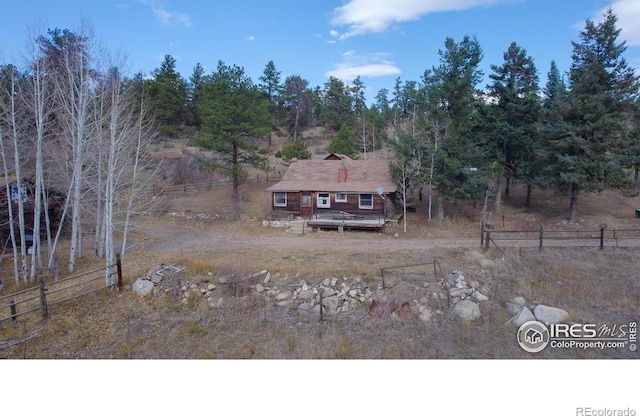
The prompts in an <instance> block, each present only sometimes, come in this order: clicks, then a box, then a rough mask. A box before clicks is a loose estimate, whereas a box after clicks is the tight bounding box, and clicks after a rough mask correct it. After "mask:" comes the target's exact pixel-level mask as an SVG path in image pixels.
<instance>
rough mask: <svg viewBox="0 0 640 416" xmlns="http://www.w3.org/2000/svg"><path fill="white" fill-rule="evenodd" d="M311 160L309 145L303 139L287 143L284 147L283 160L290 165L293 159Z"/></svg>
mask: <svg viewBox="0 0 640 416" xmlns="http://www.w3.org/2000/svg"><path fill="white" fill-rule="evenodd" d="M294 158H295V159H311V151H310V150H309V145H308V144H307V142H305V141H304V140H302V139H297V140H296V141H295V142H291V143H287V144H285V145H284V146H282V160H283V161H284V163H286V164H289V162H291V160H292V159H294Z"/></svg>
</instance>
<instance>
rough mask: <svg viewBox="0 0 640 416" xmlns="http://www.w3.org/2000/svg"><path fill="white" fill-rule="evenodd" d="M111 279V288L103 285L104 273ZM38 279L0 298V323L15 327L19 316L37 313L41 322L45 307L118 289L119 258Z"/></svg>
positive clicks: (47, 315)
mask: <svg viewBox="0 0 640 416" xmlns="http://www.w3.org/2000/svg"><path fill="white" fill-rule="evenodd" d="M108 271H110V275H111V277H112V278H114V279H113V280H114V282H115V283H114V284H113V285H110V286H108V285H106V284H105V279H106V274H107V272H108ZM45 280H46V279H45V276H44V275H43V276H41V277H40V279H39V284H38V285H37V286H34V287H31V288H28V289H24V290H20V291H18V292H14V293H10V294H7V295H4V296H0V324H2V323H3V322H5V321H9V320H11V321H12V322H13V325H14V326H15V325H16V324H17V320H18V318H19V317H20V316H23V315H26V314H29V313H34V312H40V313H41V314H42V317H43V318H44V319H47V318H48V317H49V307H51V306H53V305H57V304H59V303H62V302H66V301H69V300H72V299H77V298H79V297H82V296H85V295H88V294H90V293H94V292H97V291H99V290H104V289H113V288H114V287H117V288H118V289H119V290H122V287H123V286H122V285H123V283H122V265H121V262H120V256H119V255H118V256H117V260H116V264H114V265H112V266H106V267H103V268H100V269H95V270H91V271H88V272H85V273H81V274H78V275H75V276H70V277H66V278H64V279H60V280H55V281H52V282H46V281H45Z"/></svg>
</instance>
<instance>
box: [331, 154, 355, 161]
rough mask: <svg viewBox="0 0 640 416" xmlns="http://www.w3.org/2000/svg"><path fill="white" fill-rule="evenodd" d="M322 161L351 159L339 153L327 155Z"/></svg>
mask: <svg viewBox="0 0 640 416" xmlns="http://www.w3.org/2000/svg"><path fill="white" fill-rule="evenodd" d="M324 160H353V159H351V158H350V157H349V156H347V155H343V154H341V153H329V155H328V156H327V157H325V158H324Z"/></svg>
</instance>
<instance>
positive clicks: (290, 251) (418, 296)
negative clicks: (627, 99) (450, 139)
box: [0, 139, 640, 359]
mask: <svg viewBox="0 0 640 416" xmlns="http://www.w3.org/2000/svg"><path fill="white" fill-rule="evenodd" d="M311 140H312V142H313V140H316V139H311ZM281 143H282V142H280V143H278V142H275V143H274V149H276V148H277V146H280V145H281ZM325 144H326V142H325V141H323V140H322V139H317V142H316V144H314V147H313V149H314V150H313V153H314V156H316V155H317V156H318V157H319V156H320V153H321V150H322V147H323V146H324V145H325ZM156 151H157V154H158V155H159V157H161V158H162V159H164V160H165V161H164V162H163V165H164V164H165V163H168V162H167V161H168V160H170V159H172V158H175V159H183V158H186V157H189V155H190V154H192V153H195V152H197V149H193V148H189V147H188V146H180V145H176V144H172V145H171V146H170V145H168V144H166V143H164V144H158V146H157V149H156ZM159 180H160V181H161V182H164V183H166V184H168V183H169V180H168V178H159ZM268 186H269V183H267V182H264V181H258V182H251V183H247V184H245V185H242V189H241V192H242V201H243V206H244V210H245V213H246V215H245V219H243V220H242V221H240V222H231V221H228V220H227V218H228V212H229V210H230V209H231V207H230V203H229V200H228V196H229V193H230V188H229V186H225V185H220V186H215V187H213V188H212V189H209V190H200V191H198V192H184V193H168V194H163V195H161V196H159V197H158V198H159V201H158V205H160V206H162V209H161V210H157V211H155V213H153V214H151V215H140V216H139V217H137V218H136V221H135V224H134V231H133V233H132V235H131V247H132V250H131V251H130V252H129V253H128V254H127V258H126V262H125V265H124V274H125V283H126V285H127V289H126V290H125V291H124V292H123V293H108V292H100V293H98V294H95V295H88V296H86V297H83V298H80V299H78V300H76V301H73V302H68V303H65V304H61V305H57V306H55V307H54V308H52V311H51V318H50V319H49V320H48V321H41V320H40V319H39V318H38V317H33V318H32V319H31V320H29V321H28V322H26V323H25V324H24V326H18V327H16V328H13V327H11V325H9V324H8V323H5V324H3V325H2V327H1V329H0V342H5V343H6V342H8V341H10V340H18V339H20V338H21V337H24V336H25V334H27V333H29V332H30V331H32V329H34V328H39V329H40V332H39V336H37V337H35V338H33V339H31V340H29V341H28V343H22V344H17V345H15V346H11V347H6V348H1V349H0V357H3V358H212V359H215V358H225V359H229V358H231V359H236V358H328V359H331V358H637V353H634V352H631V351H629V350H628V349H625V350H618V351H613V350H607V351H598V350H575V349H573V350H558V349H555V350H554V349H547V350H545V351H543V352H541V353H538V354H535V355H532V354H530V353H527V352H525V351H523V350H522V349H521V348H520V347H519V346H518V344H517V342H516V332H517V328H516V327H515V326H514V325H512V324H507V321H509V319H510V318H511V317H512V312H510V310H509V309H508V305H509V304H510V303H512V301H513V299H514V298H515V297H524V298H525V299H526V301H527V302H528V304H529V305H531V306H533V305H536V304H546V305H551V306H554V307H558V308H562V309H564V310H566V311H567V312H568V313H569V317H570V318H569V319H571V320H572V321H575V322H582V323H587V322H595V323H607V324H611V325H613V324H618V325H620V324H625V323H628V322H629V321H631V320H634V319H637V317H638V316H640V309H639V305H638V303H637V299H639V298H640V279H638V277H639V276H638V270H640V258H639V257H638V255H637V250H638V249H637V248H633V247H631V248H621V247H619V248H615V247H607V248H605V249H604V250H599V249H597V248H593V247H582V248H571V247H548V248H545V249H544V250H542V251H539V250H537V248H535V246H534V247H519V244H518V243H517V242H514V243H505V245H504V246H503V247H502V249H503V250H504V254H503V253H501V252H500V251H499V250H497V249H495V248H493V247H492V249H491V250H489V251H488V252H487V253H484V254H483V253H482V250H481V247H480V241H479V239H480V236H479V214H480V210H481V207H478V206H475V207H474V206H473V204H471V203H456V204H448V205H447V206H446V211H447V214H448V218H447V219H446V220H445V221H442V222H429V221H428V220H427V218H426V207H425V206H424V205H421V206H419V207H418V209H417V211H416V212H411V213H409V215H408V223H409V232H408V233H407V234H404V233H402V232H401V228H400V227H396V228H389V229H387V230H385V231H384V232H381V233H370V232H348V233H345V234H342V235H339V234H337V233H336V232H317V233H306V234H304V235H293V234H291V233H290V232H288V231H287V229H283V228H265V227H262V224H261V219H262V216H263V213H264V212H265V209H268V206H269V205H268V204H269V196H268V195H267V194H266V193H265V192H264V189H266V188H267V187H268ZM523 198H524V190H523V189H521V188H520V187H515V188H514V190H513V191H512V194H511V196H510V198H509V199H507V200H506V201H505V205H504V217H501V218H499V219H497V221H496V228H498V229H537V228H538V227H539V226H540V225H541V224H542V225H544V226H545V228H548V229H566V230H571V229H573V230H577V229H584V228H597V227H599V226H600V225H601V224H603V223H606V224H607V226H608V228H609V229H613V228H617V229H621V228H625V229H627V228H633V229H638V228H640V219H638V218H636V217H635V210H636V209H637V208H640V198H638V197H636V198H626V197H624V196H622V194H621V193H620V192H619V191H614V190H607V191H604V192H603V193H601V194H593V195H585V196H584V197H583V198H582V199H581V200H580V207H579V213H580V214H579V223H578V224H566V222H565V221H563V218H565V216H566V211H567V207H568V200H567V198H565V197H559V196H556V195H554V194H553V193H550V192H548V191H543V190H539V189H536V190H535V191H534V198H533V203H532V205H531V207H529V208H528V209H524V208H522V201H523ZM503 221H504V223H503ZM87 244H89V243H87ZM511 246H513V247H511ZM434 260H437V264H439V265H440V266H441V268H442V271H443V274H444V275H446V276H449V275H450V274H451V273H452V272H454V271H456V270H457V271H458V274H463V275H464V276H465V278H466V282H468V287H469V288H471V287H473V288H474V290H475V289H477V288H480V287H482V286H486V289H487V293H488V300H483V301H481V302H478V303H479V307H480V311H481V317H479V318H477V319H475V320H473V321H467V320H460V319H458V318H455V317H454V316H453V315H451V313H450V310H448V308H447V307H446V305H445V301H444V300H443V298H442V297H441V296H439V295H438V293H441V290H442V287H441V284H440V283H441V281H440V280H439V279H440V277H439V275H438V274H435V275H434ZM483 260H484V262H483ZM487 261H490V262H487ZM95 264H96V261H95V260H92V259H90V258H86V257H85V258H84V259H83V263H82V265H81V268H82V267H84V268H86V269H90V268H92V267H94V265H95ZM160 264H176V265H184V266H186V269H185V270H184V271H183V272H181V273H180V274H178V275H175V276H172V277H171V279H173V280H170V287H168V288H167V290H157V291H156V292H155V294H151V295H148V296H146V297H144V298H141V297H139V296H137V295H135V294H134V293H133V292H132V291H131V288H132V285H133V284H134V282H135V281H136V279H137V278H138V277H140V276H143V275H144V274H145V273H147V272H148V271H149V270H151V269H152V268H154V267H156V266H158V265H160ZM403 265H416V266H412V267H408V268H403V269H394V270H390V271H387V282H386V283H387V284H388V286H385V287H382V286H381V283H382V281H381V269H382V268H388V267H392V266H403ZM63 269H64V264H63ZM262 270H267V271H268V272H269V275H270V276H271V280H270V282H268V284H266V283H263V281H262V279H263V278H264V275H261V276H260V277H259V278H254V279H252V280H248V281H246V283H242V282H244V281H235V283H233V284H223V283H221V282H220V278H225V277H228V276H248V275H251V274H253V273H256V272H259V271H262ZM327 279H328V280H327ZM334 279H335V282H336V285H335V286H336V287H335V288H334V287H333V286H334V284H333V283H329V284H328V285H327V286H326V290H327V293H329V290H335V291H336V292H338V291H340V288H341V287H344V288H347V289H345V293H347V292H350V291H351V290H353V291H355V292H354V293H356V295H354V296H356V298H358V297H361V298H362V299H363V300H356V301H353V302H351V301H348V302H347V300H344V303H346V304H348V305H349V308H347V309H345V310H344V311H342V312H339V313H338V312H331V313H330V312H327V314H326V315H325V316H323V320H322V321H321V320H320V317H319V315H318V313H317V310H314V309H313V308H311V309H309V310H308V311H306V310H304V309H303V308H301V307H300V306H299V303H296V302H297V300H295V299H294V297H293V296H294V295H290V297H289V298H284V295H281V294H282V293H284V292H286V291H287V290H289V291H292V292H291V293H292V294H295V296H301V295H300V293H301V292H300V290H301V289H300V288H301V287H304V286H308V287H310V288H318V287H321V286H322V285H324V282H325V281H328V282H333V281H334ZM223 280H224V279H223ZM210 285H213V286H215V288H213V289H211V290H207V289H202V288H207V287H209V286H210ZM258 285H261V286H264V287H263V288H262V289H270V290H275V291H276V292H273V296H272V295H269V294H268V292H269V290H265V291H264V292H260V291H259V288H258ZM341 285H344V286H341ZM183 288H186V290H184V289H183ZM192 288H193V289H194V291H192V290H191V289H192ZM11 289H12V288H11V287H7V288H6V289H5V290H7V291H8V290H11ZM169 289H170V290H169ZM201 289H202V290H205V292H207V293H208V294H207V295H206V296H205V295H204V292H200V290H201ZM478 290H479V289H478ZM5 293H6V292H5ZM5 293H3V295H4V294H5ZM276 293H277V295H276ZM434 294H435V295H434ZM278 296H283V297H282V299H280V300H278V298H277V297H278ZM336 296H339V294H336ZM345 296H347V295H346V294H345ZM340 299H342V298H340ZM373 299H375V300H377V301H378V302H381V303H384V304H386V303H388V302H391V301H393V300H397V301H398V302H400V303H405V302H408V303H409V305H410V306H409V307H408V309H407V311H408V313H406V314H405V313H404V312H403V313H400V314H399V313H398V311H396V313H395V314H394V315H384V314H383V315H384V316H382V317H379V318H378V317H375V316H371V315H370V314H369V313H368V312H369V305H370V303H371V301H372V300H373ZM445 299H446V298H445ZM340 302H341V304H342V305H344V304H343V303H342V302H343V300H340ZM425 311H428V314H427V313H426V312H425ZM401 315H402V316H403V317H402V318H400V316H401ZM0 345H1V344H0Z"/></svg>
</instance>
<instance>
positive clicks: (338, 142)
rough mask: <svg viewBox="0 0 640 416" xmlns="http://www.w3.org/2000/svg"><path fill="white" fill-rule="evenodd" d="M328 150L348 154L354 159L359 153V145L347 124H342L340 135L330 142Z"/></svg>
mask: <svg viewBox="0 0 640 416" xmlns="http://www.w3.org/2000/svg"><path fill="white" fill-rule="evenodd" d="M328 150H329V152H331V153H338V154H343V155H347V156H349V157H350V158H352V159H353V158H355V157H356V156H357V155H358V146H357V144H356V141H355V140H354V138H353V133H352V132H351V129H349V127H347V125H346V124H343V125H342V126H340V130H339V131H338V135H337V136H336V137H335V138H334V139H333V140H332V141H331V143H329V148H328Z"/></svg>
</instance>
